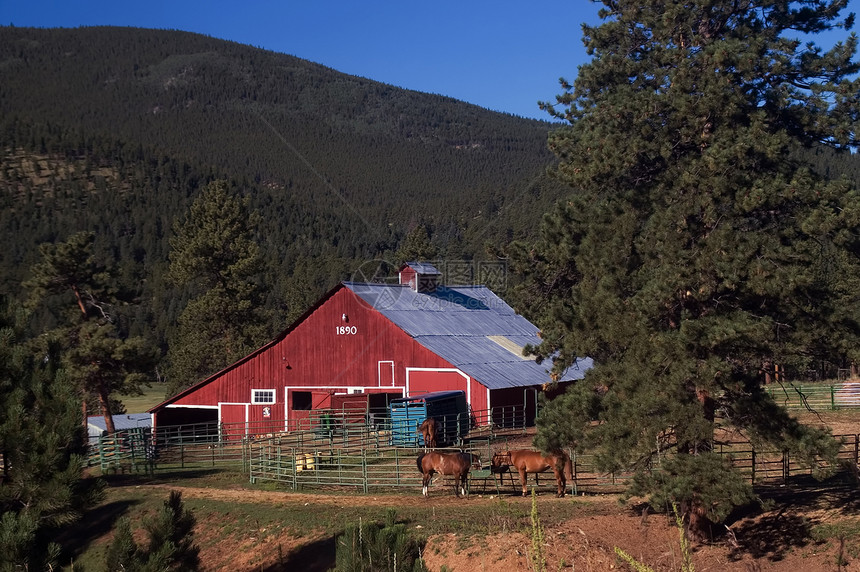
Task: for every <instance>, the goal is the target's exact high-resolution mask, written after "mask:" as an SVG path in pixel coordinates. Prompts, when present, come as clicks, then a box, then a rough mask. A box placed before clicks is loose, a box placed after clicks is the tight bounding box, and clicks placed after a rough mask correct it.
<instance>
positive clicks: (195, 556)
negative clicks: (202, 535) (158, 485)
mask: <svg viewBox="0 0 860 572" xmlns="http://www.w3.org/2000/svg"><path fill="white" fill-rule="evenodd" d="M194 524H195V518H194V515H193V514H192V513H191V512H190V511H188V510H186V509H185V506H184V505H183V503H182V493H180V492H177V491H170V496H169V497H168V499H167V500H166V501H164V506H163V507H162V508H161V510H160V511H158V513H156V514H155V515H154V516H153V517H152V518H150V519H149V520H147V521H146V522H145V523H144V528H145V529H146V532H147V537H148V541H147V545H146V546H145V547H143V546H138V545H137V543H136V542H135V541H134V536H133V535H132V532H131V523H130V521H129V520H128V519H127V518H123V519H120V520H119V522H118V523H117V529H116V532H115V534H114V539H113V542H111V545H110V547H108V552H107V557H106V564H107V569H108V570H109V571H111V572H113V571H120V570H130V571H137V572H166V571H168V570H176V571H180V572H191V571H193V570H197V569H198V568H199V567H200V549H199V548H198V547H197V546H196V545H195V544H194Z"/></svg>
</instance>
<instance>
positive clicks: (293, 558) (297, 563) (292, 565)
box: [262, 536, 336, 572]
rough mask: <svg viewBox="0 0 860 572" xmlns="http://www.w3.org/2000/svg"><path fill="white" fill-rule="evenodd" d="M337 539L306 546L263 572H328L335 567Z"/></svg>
mask: <svg viewBox="0 0 860 572" xmlns="http://www.w3.org/2000/svg"><path fill="white" fill-rule="evenodd" d="M335 539H336V537H334V536H332V537H329V538H324V539H322V540H318V541H316V542H311V543H309V544H305V545H304V546H302V547H301V548H299V549H298V550H294V551H293V552H291V553H290V554H289V555H288V556H287V557H286V558H284V559H283V561H282V562H279V563H277V564H273V565H271V566H269V567H268V568H263V569H262V572H287V571H288V570H303V571H304V572H327V571H328V570H331V569H332V568H334V565H335Z"/></svg>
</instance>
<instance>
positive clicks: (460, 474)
mask: <svg viewBox="0 0 860 572" xmlns="http://www.w3.org/2000/svg"><path fill="white" fill-rule="evenodd" d="M480 463H481V459H480V457H479V456H478V454H477V453H439V452H438V451H431V452H429V453H421V454H420V455H418V459H417V464H418V470H419V471H421V474H422V475H423V480H422V482H421V485H422V489H421V492H422V494H423V495H424V496H425V497H426V496H428V491H427V487H429V486H430V480H431V479H432V478H433V475H435V474H436V473H438V474H440V475H452V476H453V477H454V494H455V495H457V496H458V497H459V496H460V495H463V496H465V495H466V479H468V478H469V471H470V470H471V469H472V466H473V465H477V466H480Z"/></svg>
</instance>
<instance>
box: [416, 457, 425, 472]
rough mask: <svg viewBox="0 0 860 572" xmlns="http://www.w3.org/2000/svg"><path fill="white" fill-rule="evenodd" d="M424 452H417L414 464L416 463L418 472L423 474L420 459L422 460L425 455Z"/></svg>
mask: <svg viewBox="0 0 860 572" xmlns="http://www.w3.org/2000/svg"><path fill="white" fill-rule="evenodd" d="M426 454H427V453H419V454H418V459H417V461H416V464H417V465H418V472H419V473H421V474H422V475H423V474H424V467H422V466H421V461H423V460H424V455H426Z"/></svg>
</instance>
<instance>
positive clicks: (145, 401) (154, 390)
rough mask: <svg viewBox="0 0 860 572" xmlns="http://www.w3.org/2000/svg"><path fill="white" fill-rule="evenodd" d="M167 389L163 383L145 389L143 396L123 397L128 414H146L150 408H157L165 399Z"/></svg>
mask: <svg viewBox="0 0 860 572" xmlns="http://www.w3.org/2000/svg"><path fill="white" fill-rule="evenodd" d="M165 391H166V387H165V384H163V383H153V384H152V386H151V387H144V388H143V395H121V396H119V398H120V399H121V400H122V403H123V405H125V409H126V412H127V413H146V410H147V409H149V408H150V407H155V406H156V405H158V404H159V403H161V402H162V401H164V399H165Z"/></svg>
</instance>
